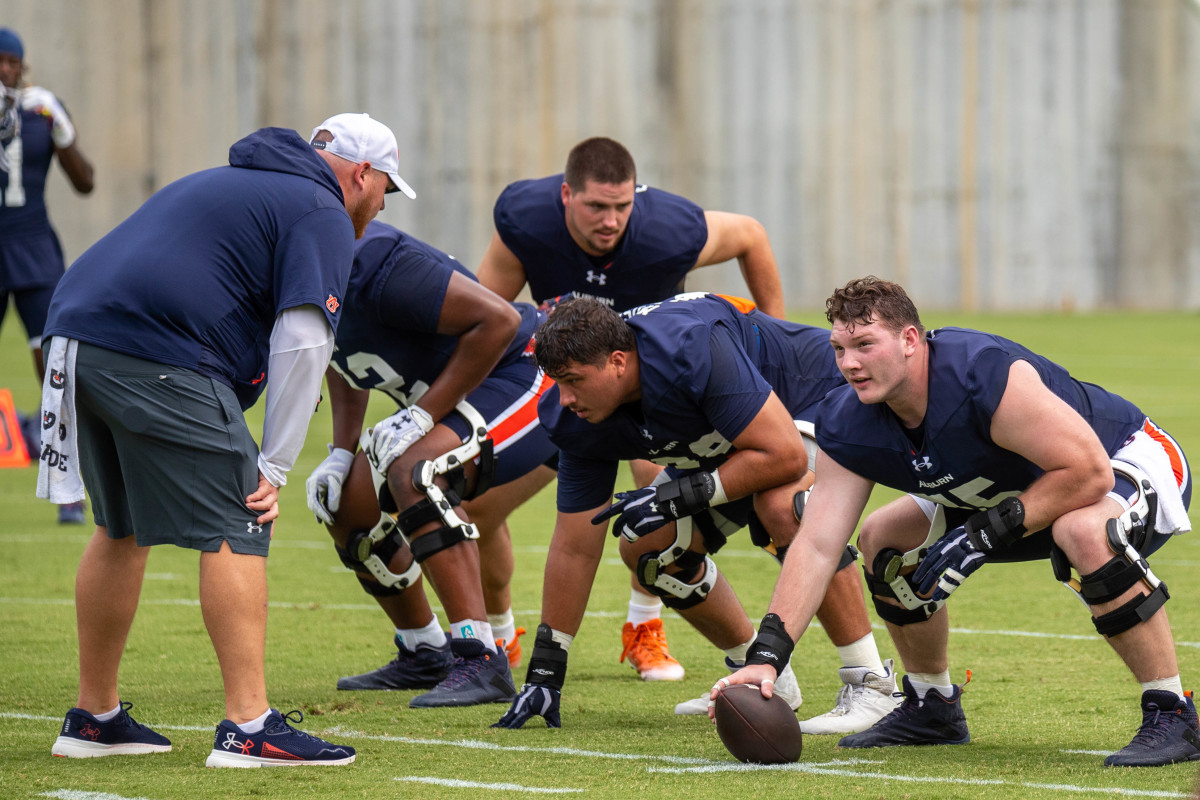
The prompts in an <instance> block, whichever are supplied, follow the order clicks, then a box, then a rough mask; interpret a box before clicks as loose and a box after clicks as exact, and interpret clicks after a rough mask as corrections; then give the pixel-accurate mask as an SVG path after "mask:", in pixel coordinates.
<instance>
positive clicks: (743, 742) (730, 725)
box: [714, 683, 803, 764]
mask: <svg viewBox="0 0 1200 800" xmlns="http://www.w3.org/2000/svg"><path fill="white" fill-rule="evenodd" d="M714 711H715V712H716V722H717V735H719V736H720V737H721V742H722V743H723V744H724V745H725V748H726V749H727V750H728V751H729V752H730V753H732V754H733V756H734V758H736V759H737V760H738V761H744V762H746V763H750V764H790V763H791V762H793V761H798V760H799V759H800V751H801V749H802V747H803V742H802V737H801V734H800V723H799V722H798V721H797V720H796V712H794V711H792V709H791V708H789V707H788V704H787V701H786V700H784V699H783V698H782V697H780V696H779V695H775V696H773V697H772V698H771V699H770V700H768V699H767V698H765V697H763V696H762V693H761V692H760V691H759V688H758V686H757V685H756V684H753V683H739V684H734V685H733V686H727V687H726V688H725V689H723V690H722V691H721V692H720V693H719V694H718V695H717V700H716V703H715V705H714Z"/></svg>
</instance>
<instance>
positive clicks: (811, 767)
mask: <svg viewBox="0 0 1200 800" xmlns="http://www.w3.org/2000/svg"><path fill="white" fill-rule="evenodd" d="M872 763H880V762H872V761H861V760H858V759H849V760H845V761H842V760H837V761H829V762H826V763H823V764H801V763H796V764H779V765H771V766H765V765H761V764H728V763H722V764H713V765H710V766H703V767H647V768H646V771H647V772H660V773H668V774H673V775H683V774H699V773H715V772H763V771H777V772H803V773H807V774H810V775H833V776H837V777H840V778H876V779H878V780H884V781H900V782H902V783H946V784H954V785H958V786H1019V787H1021V788H1025V789H1049V790H1051V791H1059V792H1073V793H1078V794H1115V795H1120V796H1122V797H1182V798H1189V797H1193V796H1194V795H1191V794H1187V793H1184V792H1171V791H1163V790H1156V789H1126V788H1123V787H1120V786H1076V785H1074V784H1069V783H1034V782H1031V781H1006V780H1000V779H990V778H944V777H937V776H924V775H893V774H889V773H882V772H861V771H859V770H853V769H842V768H841V767H843V766H852V765H854V764H872Z"/></svg>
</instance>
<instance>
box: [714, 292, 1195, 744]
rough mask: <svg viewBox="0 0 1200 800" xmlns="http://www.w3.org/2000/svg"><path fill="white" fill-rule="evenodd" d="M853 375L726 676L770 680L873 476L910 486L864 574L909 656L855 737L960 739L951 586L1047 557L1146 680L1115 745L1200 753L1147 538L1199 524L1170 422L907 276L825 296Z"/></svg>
mask: <svg viewBox="0 0 1200 800" xmlns="http://www.w3.org/2000/svg"><path fill="white" fill-rule="evenodd" d="M827 316H828V318H829V321H830V322H831V323H832V324H833V333H832V335H831V337H830V341H831V342H832V344H833V349H834V352H835V353H836V354H837V363H838V366H839V367H840V369H841V371H842V374H843V375H844V376H845V377H846V380H847V382H848V384H847V385H846V386H843V387H841V388H839V389H836V390H834V391H833V392H831V393H830V394H829V396H828V397H826V398H825V400H824V401H822V403H821V404H820V406H819V407H818V408H817V419H816V432H817V442H818V444H819V445H820V451H819V452H818V455H817V481H816V485H815V486H814V488H813V491H812V494H811V496H810V498H809V503H808V506H807V508H806V509H805V514H804V521H803V523H802V524H801V527H800V534H799V536H798V537H797V538H796V541H795V543H794V544H793V545H792V548H791V551H790V554H789V557H788V559H787V560H786V561H785V562H784V567H783V574H782V575H781V577H780V579H779V581H778V582H777V583H776V585H775V595H774V598H773V599H772V601H771V606H770V613H768V614H767V616H766V618H764V620H763V623H762V625H761V626H760V628H759V635H758V638H757V640H756V641H755V643H754V644H753V646H751V648H750V654H749V656H748V657H747V659H746V664H747V666H746V667H745V668H744V669H742V670H739V671H738V672H737V673H735V674H734V675H732V676H730V677H729V678H723V679H722V680H721V681H719V682H718V685H717V686H715V687H713V696H715V694H716V691H717V690H718V689H719V688H720V686H722V685H727V684H729V683H761V682H763V681H767V686H764V687H763V693H764V694H769V693H770V689H769V688H768V687H769V685H770V684H769V681H770V679H771V678H772V677H773V676H774V674H775V670H774V667H772V666H770V665H771V664H774V663H777V662H779V661H781V660H782V661H786V660H787V658H788V656H789V655H790V653H791V650H792V646H793V642H794V640H795V639H796V638H797V637H798V636H799V635H800V634H801V633H803V631H804V630H805V629H806V628H807V626H808V624H809V622H810V621H811V619H812V616H813V614H814V612H815V611H816V609H817V607H818V605H819V603H820V602H821V597H822V596H823V594H824V587H825V581H827V580H828V579H829V577H830V576H831V575H832V574H833V569H834V568H835V566H836V564H837V559H838V558H839V554H840V552H841V550H842V548H844V547H845V544H846V542H847V541H848V540H849V538H850V536H851V535H852V534H853V533H854V528H855V526H856V525H857V523H858V518H859V515H860V514H861V513H862V511H863V509H864V507H865V505H866V502H867V498H868V496H869V495H870V493H871V488H872V486H874V484H876V483H879V484H882V485H885V486H889V487H892V488H894V489H898V490H900V491H903V492H907V493H908V494H907V496H905V497H902V498H900V499H898V500H895V501H893V502H891V503H889V504H888V505H886V506H884V507H883V508H881V509H879V510H878V511H875V512H874V513H872V514H871V515H870V516H868V517H867V519H866V520H865V522H864V523H863V526H862V531H861V533H860V535H859V546H860V547H861V548H862V550H863V556H864V564H865V569H866V571H867V584H868V587H869V588H870V590H871V593H872V595H873V596H874V601H875V608H876V610H877V611H878V612H879V615H880V616H881V617H882V618H883V619H884V620H885V621H886V623H887V626H888V632H889V633H890V634H891V636H892V640H893V641H894V642H895V644H896V649H897V650H898V651H899V653H900V657H901V659H902V661H903V664H904V668H905V670H906V672H907V674H906V675H905V676H904V681H903V687H904V701H903V703H902V704H901V705H900V707H899V708H897V709H896V710H895V711H893V712H892V713H891V714H889V715H888V716H887V717H885V718H884V719H882V720H880V721H879V722H878V723H876V724H875V725H874V726H873V727H872V728H870V729H868V730H866V731H863V732H861V733H857V734H854V735H852V736H847V737H845V738H844V739H842V740H841V741H840V742H839V745H840V746H842V747H886V746H895V745H928V744H964V743H966V742H968V741H970V734H969V732H968V730H967V721H966V717H965V715H964V713H963V708H962V702H961V698H962V688H961V686H956V685H954V684H952V683H951V680H950V673H949V669H948V660H947V654H946V646H947V639H948V635H949V621H948V616H947V612H946V609H945V603H946V600H947V598H948V597H949V596H950V594H951V593H952V592H954V591H955V590H956V589H957V588H958V587H959V586H960V585H961V584H962V583H963V582H964V581H965V580H966V579H967V578H968V577H969V576H970V575H971V574H972V573H974V572H975V571H976V570H978V569H979V568H980V567H981V566H983V565H985V564H987V563H989V562H1001V561H1025V560H1033V559H1043V558H1049V560H1050V562H1051V566H1052V568H1053V572H1054V574H1055V576H1056V577H1058V578H1059V579H1060V580H1062V581H1063V582H1065V583H1067V585H1068V586H1070V587H1071V588H1072V589H1073V590H1074V591H1076V592H1077V593H1078V594H1079V596H1080V597H1081V598H1082V599H1083V600H1084V601H1085V602H1086V603H1087V604H1088V606H1089V607H1090V608H1091V613H1092V621H1093V623H1094V624H1095V627H1096V630H1097V631H1098V632H1099V633H1100V634H1101V635H1102V636H1104V637H1105V639H1106V640H1107V641H1108V643H1109V644H1110V645H1111V646H1112V648H1113V649H1114V650H1116V651H1117V655H1118V656H1120V657H1121V660H1122V661H1124V662H1125V665H1126V666H1127V667H1128V668H1129V670H1130V672H1132V673H1133V675H1134V678H1135V679H1136V680H1137V681H1138V682H1139V683H1140V684H1141V686H1142V698H1141V707H1142V724H1141V727H1140V729H1139V730H1138V732H1137V734H1136V735H1135V736H1134V738H1133V741H1131V742H1130V743H1129V744H1128V745H1126V746H1125V747H1124V748H1123V749H1121V750H1120V751H1118V752H1116V753H1113V754H1112V755H1110V756H1108V757H1107V758H1106V759H1105V762H1104V763H1105V764H1106V765H1112V766H1159V765H1163V764H1171V763H1174V762H1178V761H1190V760H1198V759H1200V736H1198V735H1197V730H1198V726H1197V718H1196V707H1195V705H1194V704H1193V702H1192V699H1191V693H1190V692H1186V693H1185V692H1184V690H1183V685H1182V682H1181V680H1180V676H1179V667H1178V663H1177V661H1176V657H1175V649H1174V644H1173V640H1172V637H1171V630H1170V627H1169V625H1168V623H1167V615H1166V611H1165V609H1164V608H1163V604H1164V603H1165V602H1166V600H1167V597H1168V594H1167V587H1166V584H1164V583H1163V582H1162V581H1161V580H1159V579H1158V577H1157V576H1155V574H1154V572H1153V570H1152V569H1151V568H1150V565H1149V563H1148V562H1147V560H1146V559H1147V557H1149V556H1150V555H1151V554H1152V553H1154V552H1155V551H1156V550H1158V549H1159V547H1161V546H1162V545H1163V544H1164V543H1165V542H1166V541H1167V540H1168V539H1170V538H1171V536H1172V535H1173V534H1178V533H1183V532H1185V531H1188V530H1190V529H1191V525H1190V523H1189V521H1188V517H1187V507H1188V505H1189V503H1190V500H1191V492H1192V482H1191V473H1190V471H1189V468H1188V463H1187V459H1186V458H1185V457H1184V454H1183V452H1182V451H1181V450H1180V448H1179V446H1178V445H1177V444H1176V443H1175V441H1174V440H1173V439H1172V438H1171V437H1170V436H1169V435H1167V433H1166V432H1165V431H1163V430H1162V429H1161V428H1159V427H1158V426H1156V425H1155V424H1154V423H1153V422H1151V421H1150V420H1149V419H1148V418H1147V417H1146V415H1145V414H1144V413H1143V412H1142V411H1140V410H1139V409H1138V408H1137V407H1136V406H1134V405H1133V404H1132V403H1130V402H1129V401H1128V400H1125V399H1124V398H1122V397H1119V396H1117V395H1115V394H1112V393H1111V392H1108V391H1105V390H1104V389H1103V388H1101V387H1099V386H1096V385H1094V384H1090V383H1084V382H1082V381H1078V380H1076V379H1074V378H1072V377H1071V376H1070V375H1069V374H1068V373H1067V371H1066V370H1064V369H1063V368H1062V367H1060V366H1058V365H1057V364H1055V363H1053V362H1051V361H1050V360H1049V359H1046V358H1044V357H1042V356H1039V355H1037V354H1036V353H1032V352H1030V351H1029V350H1027V349H1025V348H1024V347H1022V346H1020V345H1019V344H1016V343H1015V342H1011V341H1009V340H1007V339H1003V338H1001V337H999V336H993V335H991V334H987V333H981V332H979V331H972V330H963V329H958V328H944V329H940V330H935V331H929V332H926V331H925V329H924V328H923V327H922V325H921V320H920V317H919V315H918V313H917V309H916V308H915V306H914V305H913V303H912V301H911V300H910V299H909V297H908V295H907V294H906V293H905V292H904V289H903V288H901V287H900V286H898V285H897V284H895V283H891V282H889V281H885V280H880V279H878V278H874V277H867V278H863V279H859V280H854V281H851V282H850V283H848V284H846V286H844V287H843V288H841V289H839V290H837V291H836V292H835V293H834V294H833V296H832V297H830V298H829V300H828V302H827ZM1014 602H1016V598H1014Z"/></svg>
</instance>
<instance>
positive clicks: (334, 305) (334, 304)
mask: <svg viewBox="0 0 1200 800" xmlns="http://www.w3.org/2000/svg"><path fill="white" fill-rule="evenodd" d="M325 307H326V308H328V309H329V313H330V314H336V313H337V310H338V309H339V308H340V307H341V303H339V302H338V299H337V298H336V297H334V296H333V295H329V299H328V300H326V301H325Z"/></svg>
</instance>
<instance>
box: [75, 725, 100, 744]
mask: <svg viewBox="0 0 1200 800" xmlns="http://www.w3.org/2000/svg"><path fill="white" fill-rule="evenodd" d="M79 735H80V736H82V737H83V738H85V739H91V740H92V741H93V742H94V741H96V740H97V739H99V738H100V729H99V728H97V727H96V726H95V725H93V724H92V723H90V722H89V723H87V724H85V725H84V726H83V727H82V728H80V729H79Z"/></svg>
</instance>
